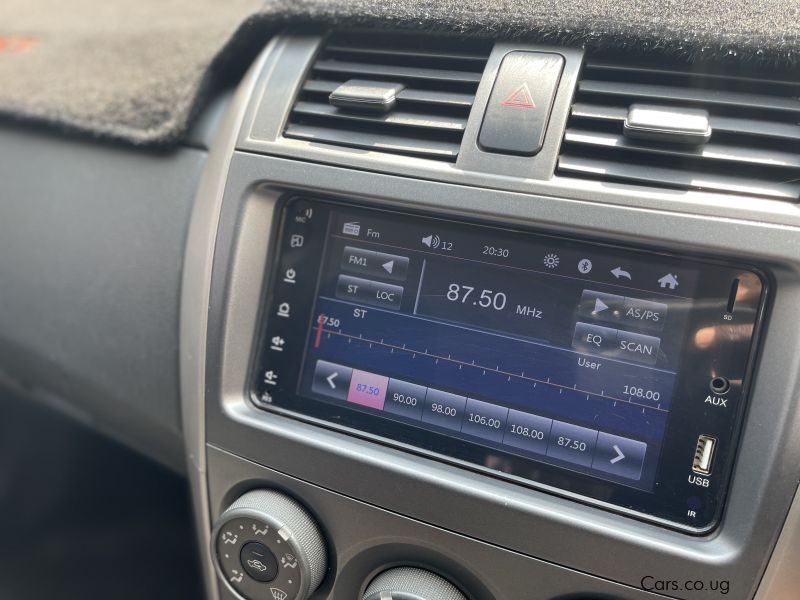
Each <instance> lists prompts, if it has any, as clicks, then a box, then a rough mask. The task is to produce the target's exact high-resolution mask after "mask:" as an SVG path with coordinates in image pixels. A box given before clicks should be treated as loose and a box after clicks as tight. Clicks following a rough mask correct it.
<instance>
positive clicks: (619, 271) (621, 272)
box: [611, 267, 631, 280]
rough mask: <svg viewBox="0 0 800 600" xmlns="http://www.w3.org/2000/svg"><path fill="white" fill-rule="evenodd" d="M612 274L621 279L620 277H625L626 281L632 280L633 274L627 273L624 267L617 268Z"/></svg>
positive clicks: (612, 270)
mask: <svg viewBox="0 0 800 600" xmlns="http://www.w3.org/2000/svg"><path fill="white" fill-rule="evenodd" d="M611 274H612V275H613V276H614V277H616V278H617V279H619V278H620V277H624V278H625V279H628V280H630V278H631V274H630V273H628V272H627V271H625V270H624V269H623V268H622V267H617V268H616V269H611Z"/></svg>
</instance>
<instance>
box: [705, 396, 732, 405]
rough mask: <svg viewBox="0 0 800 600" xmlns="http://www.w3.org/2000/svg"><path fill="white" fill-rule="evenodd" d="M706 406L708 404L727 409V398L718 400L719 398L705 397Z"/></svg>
mask: <svg viewBox="0 0 800 600" xmlns="http://www.w3.org/2000/svg"><path fill="white" fill-rule="evenodd" d="M706 404H710V405H712V406H721V407H722V408H728V399H727V398H720V397H719V396H710V395H709V396H706Z"/></svg>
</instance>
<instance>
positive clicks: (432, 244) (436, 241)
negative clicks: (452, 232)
mask: <svg viewBox="0 0 800 600" xmlns="http://www.w3.org/2000/svg"><path fill="white" fill-rule="evenodd" d="M422 243H423V244H425V245H426V246H427V247H428V248H433V249H434V250H436V248H438V247H439V245H440V244H441V243H442V240H441V238H440V237H439V236H438V235H435V234H434V235H429V236H427V237H424V238H422Z"/></svg>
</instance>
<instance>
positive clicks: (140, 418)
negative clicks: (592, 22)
mask: <svg viewBox="0 0 800 600" xmlns="http://www.w3.org/2000/svg"><path fill="white" fill-rule="evenodd" d="M798 98H800V83H798V77H797V70H796V69H794V70H792V69H791V68H784V67H780V66H776V65H774V64H769V65H768V64H766V63H764V64H757V63H755V62H746V61H736V60H734V58H728V59H723V58H719V55H715V56H709V57H706V58H703V57H700V58H695V59H693V60H684V59H682V58H680V55H678V54H676V53H669V52H663V51H661V50H660V49H658V48H655V49H651V51H648V52H636V51H630V52H622V51H619V50H616V51H614V50H611V49H609V50H607V51H602V50H598V49H593V48H590V47H589V48H581V47H579V46H575V45H571V46H568V45H560V44H558V43H556V42H555V41H553V42H551V43H537V42H531V41H525V40H524V39H523V38H519V37H517V38H514V37H505V38H503V37H500V36H497V37H496V39H489V38H486V37H484V38H480V37H475V36H468V35H460V34H457V33H454V32H452V31H448V32H440V33H431V32H429V33H415V32H409V31H400V28H398V29H397V30H395V29H375V28H347V27H337V28H332V29H327V28H319V27H313V28H311V27H290V28H287V29H285V30H282V31H281V32H280V33H278V34H275V35H273V36H271V37H270V39H269V41H268V43H266V45H264V46H263V48H262V49H261V50H260V52H259V53H258V56H257V57H256V58H255V60H254V61H253V62H252V64H251V65H250V67H249V70H248V71H247V73H246V74H245V75H244V76H243V77H242V78H241V80H240V81H237V82H236V85H235V86H234V88H233V89H230V90H228V91H227V92H225V93H224V94H219V95H218V97H217V98H216V101H215V102H214V103H213V105H212V106H211V108H209V109H207V110H206V111H205V112H204V113H203V115H202V117H201V118H200V119H199V121H198V122H197V123H195V124H194V125H193V127H192V130H191V132H190V133H189V134H188V138H187V140H186V141H185V142H183V144H182V146H181V148H180V149H179V150H178V151H176V152H174V153H168V152H167V153H164V154H158V153H155V154H152V155H142V154H140V153H139V151H137V150H133V149H127V150H120V149H114V148H110V147H105V146H104V145H103V144H102V143H100V142H94V141H92V142H84V143H82V144H83V145H82V146H81V149H80V150H75V151H74V153H73V148H74V146H73V144H72V143H71V142H70V141H68V140H60V141H59V142H58V143H57V145H56V146H57V148H58V149H57V150H52V152H51V151H49V150H48V151H41V150H40V145H39V143H38V142H32V141H31V139H36V140H41V141H42V145H44V144H45V142H46V141H47V140H46V138H47V134H45V133H43V132H41V131H38V130H35V131H31V130H22V131H15V132H12V133H10V134H9V136H7V137H6V141H5V142H3V140H0V157H5V159H6V160H2V161H0V173H2V172H4V171H5V175H6V176H4V177H2V178H0V179H4V180H5V181H6V183H5V184H2V185H3V186H4V188H0V189H4V190H5V191H4V193H3V195H6V193H7V194H8V197H27V198H31V201H30V203H29V204H28V205H26V206H23V205H21V204H20V205H15V206H14V207H12V208H11V209H10V210H8V212H7V215H8V216H9V218H8V219H3V218H0V233H2V232H5V233H3V235H0V248H2V247H3V244H4V243H5V244H7V249H8V250H9V251H8V252H6V253H5V254H6V255H7V256H10V255H11V254H13V253H15V252H21V250H19V249H20V248H25V252H27V253H28V254H26V255H25V256H26V257H27V258H26V260H25V261H22V263H20V262H19V261H16V260H12V259H10V258H9V259H6V260H5V261H4V259H3V258H0V275H3V276H4V277H7V278H8V280H9V281H11V282H12V283H14V285H13V286H11V288H10V289H11V290H12V291H10V292H9V294H8V296H7V297H8V299H9V302H8V307H9V310H8V311H7V314H6V317H3V316H2V315H0V333H1V332H2V331H3V329H5V330H6V331H7V332H13V335H10V334H5V335H0V342H2V343H0V358H5V359H6V360H5V362H6V364H7V365H10V366H11V370H14V369H16V373H17V374H16V378H17V379H18V380H19V381H18V382H17V384H18V386H19V387H30V388H32V389H34V391H36V390H38V392H36V393H37V394H38V395H39V400H42V399H44V400H43V401H44V402H45V403H47V404H50V405H55V406H56V407H58V408H60V409H61V410H65V407H68V408H66V410H67V412H70V411H72V412H75V411H77V412H78V416H79V418H80V419H83V420H86V421H89V422H92V424H93V426H94V427H95V428H97V429H100V430H102V431H105V432H106V433H110V434H111V435H112V436H114V437H117V438H119V439H121V440H122V441H124V442H125V443H127V444H128V445H131V446H133V447H134V448H137V449H139V450H140V451H142V452H143V453H145V454H148V455H150V456H152V457H154V458H156V459H157V460H159V461H161V462H163V463H165V464H168V465H169V466H171V467H172V468H174V469H175V470H178V471H183V472H184V473H185V475H186V476H187V477H188V480H189V482H190V487H191V497H192V502H193V508H194V518H195V526H196V530H197V539H196V540H193V541H192V545H193V546H194V547H196V548H199V549H200V554H201V560H200V562H201V563H202V568H203V578H204V581H203V583H204V588H205V591H206V594H207V597H208V598H209V599H211V600H262V599H265V600H295V599H296V600H306V599H313V600H322V599H331V600H334V599H335V600H351V599H353V598H361V599H364V600H391V599H394V600H462V599H468V600H521V599H531V600H534V599H535V600H539V599H541V600H556V599H558V600H567V599H570V600H583V599H585V600H589V599H597V598H603V599H609V600H610V599H620V600H622V599H627V600H638V599H652V598H680V599H686V600H693V599H710V598H718V597H720V596H728V597H731V598H742V599H745V598H746V599H751V598H752V599H758V600H773V599H778V600H782V599H783V598H793V597H796V596H797V590H798V588H799V587H800V579H798V574H797V572H796V571H797V569H796V568H795V565H796V564H797V560H798V557H800V500H797V499H796V494H797V485H798V481H800V406H798V403H797V401H796V399H797V393H798V385H800V382H798V377H800V363H798V357H800V337H798V335H797V327H796V325H797V318H796V307H797V306H798V305H799V304H800V254H798V251H797V249H798V241H799V240H800V214H799V213H798V202H800V116H799V115H800V100H799V99H798ZM58 144H60V145H61V146H58ZM48 147H50V148H52V146H48ZM68 155H71V156H72V158H69V157H68ZM65 156H67V158H65V159H63V160H65V161H66V162H64V163H61V161H62V158H61V157H65ZM70 160H74V161H75V163H74V164H73V163H71V162H70ZM78 162H80V163H81V164H83V165H90V166H85V167H81V166H79V165H78ZM23 163H24V164H23ZM57 163H58V164H61V165H62V166H64V165H66V167H69V168H70V169H71V173H72V175H71V176H70V177H74V174H75V173H76V172H77V173H79V174H82V175H81V176H80V177H77V178H73V179H71V180H70V182H69V183H68V184H67V185H68V189H70V190H71V191H70V192H69V194H68V196H69V198H70V199H71V202H72V203H73V208H72V209H71V210H67V209H63V207H62V209H63V212H62V209H59V210H55V211H53V210H52V209H51V208H48V206H47V205H46V203H45V202H44V200H45V199H46V197H47V194H48V190H50V189H51V188H52V187H53V186H52V185H51V186H50V187H47V186H46V185H44V184H43V183H42V182H39V181H37V179H36V177H35V173H36V172H39V171H41V170H42V169H58V168H59V167H58V165H57ZM3 164H5V167H4V166H3ZM21 165H22V166H21ZM53 165H56V166H53ZM66 167H65V168H66ZM26 169H27V170H26ZM81 169H87V170H81ZM20 172H22V173H25V174H26V175H27V180H28V181H29V183H26V184H18V183H16V182H15V181H13V176H18V174H19V173H20ZM54 179H60V181H62V182H63V181H64V178H59V177H54ZM120 182H123V183H124V185H120ZM59 185H62V183H59ZM69 186H71V187H69ZM92 188H95V189H103V190H107V194H106V196H107V198H106V200H104V201H102V202H100V201H95V199H94V198H95V196H93V195H92V194H90V193H88V192H87V190H91V189H92ZM37 198H38V199H39V200H36V199H37ZM141 198H144V199H145V200H146V201H145V202H143V203H141V204H137V203H138V202H139V200H137V199H141ZM167 200H169V201H167ZM76 207H77V208H76ZM31 211H34V212H36V213H38V215H39V218H36V219H33V218H29V217H30V214H32V213H31ZM86 214H91V215H93V216H94V217H93V218H92V219H85V218H84V216H83V215H86ZM4 221H5V224H4ZM64 223H67V224H68V225H69V226H67V227H63V230H62V228H61V227H60V224H61V225H63V224H64ZM90 225H101V227H98V228H97V229H94V228H92V227H90ZM48 230H49V231H51V232H59V233H58V234H57V235H56V234H48V235H45V234H46V232H47V231H48ZM99 231H102V233H98V232H99ZM142 231H148V232H149V235H147V236H142V235H141V232H142ZM37 236H41V238H42V239H41V246H37V247H38V248H40V250H37V251H36V252H34V251H33V250H31V246H30V245H29V242H30V240H31V239H36V238H37ZM3 239H5V242H4V241H3ZM65 247H66V248H75V247H77V248H82V250H81V251H80V252H79V253H78V254H79V255H78V254H76V255H74V256H73V257H71V258H70V257H69V256H68V253H66V252H65V253H64V255H60V254H59V249H60V248H65ZM100 248H102V249H104V250H103V252H98V249H100ZM0 254H3V253H0ZM53 256H58V257H59V258H58V259H57V260H55V261H51V260H50V259H51V258H52V257H53ZM109 260H110V261H112V262H113V266H114V268H113V269H108V268H107V266H108V264H109V262H108V261H109ZM31 261H34V262H31ZM144 261H146V262H144ZM31 264H34V265H37V269H38V270H37V271H36V273H35V274H33V275H31V271H30V270H27V271H25V272H23V266H24V267H25V268H26V269H28V267H30V265H31ZM140 269H144V271H143V270H140ZM143 272H147V273H149V275H148V276H147V277H145V278H144V279H141V281H143V282H144V283H142V285H141V286H132V285H131V284H130V282H131V280H132V279H136V280H137V281H139V279H137V277H140V276H141V274H142V273H143ZM98 273H103V275H98ZM75 274H79V276H77V277H76V278H75V277H73V276H74V275H75ZM68 276H69V277H73V279H74V280H71V283H70V282H67V277H68ZM62 278H63V279H62ZM145 280H146V281H145ZM43 282H44V283H43ZM34 289H36V290H39V291H40V292H44V293H37V295H36V300H35V303H36V304H35V308H36V311H35V312H36V313H37V314H52V315H55V316H53V317H51V318H50V320H43V321H40V320H38V319H37V318H33V317H31V316H30V314H31V312H30V310H29V308H30V307H28V306H27V300H26V297H27V296H26V293H28V294H29V292H30V291H31V290H34ZM14 290H16V291H14ZM90 292H97V294H94V295H93V294H92V293H90ZM101 292H102V294H101V295H102V297H103V299H104V300H103V302H102V303H96V298H98V297H99V296H98V294H100V293H101ZM29 295H30V294H29ZM93 298H94V299H95V300H93ZM64 305H68V306H70V307H72V308H71V309H70V310H71V314H72V315H73V316H72V317H68V318H64V319H63V320H59V319H60V318H59V317H58V312H57V310H58V307H61V306H64ZM76 314H80V315H81V316H80V318H75V317H74V315H76ZM87 331H88V333H85V332H87ZM3 338H8V339H7V340H5V341H4V340H3ZM71 338H75V339H77V341H76V342H75V344H74V345H72V344H71V342H70V341H69V340H70V339H71ZM123 339H124V340H126V344H127V345H126V344H122V342H121V341H120V342H119V343H117V342H116V341H115V340H123ZM47 341H49V345H48V342H47ZM41 357H45V358H41ZM53 365H55V367H56V369H52V367H53ZM87 365H91V366H87ZM53 370H55V372H57V373H58V372H63V373H64V377H63V378H62V379H61V380H60V381H59V382H56V383H53V384H52V387H48V386H38V387H37V386H36V385H33V384H31V383H30V382H32V381H38V380H40V379H41V378H42V373H45V372H53ZM154 373H155V374H157V375H155V376H154V377H150V376H149V374H154ZM2 375H3V372H2V371H0V381H3V379H2ZM171 376H172V377H171ZM20 382H22V383H20ZM26 382H27V383H26ZM39 388H45V392H46V393H39V392H41V389H39ZM78 389H83V390H88V391H86V392H85V393H82V394H75V393H74V391H75V390H78ZM54 390H55V391H54ZM35 395H36V394H35ZM73 395H76V396H79V397H80V400H79V401H78V402H77V403H74V402H73V400H71V399H70V397H71V396H73ZM108 398H111V399H113V400H114V401H113V402H106V399H108ZM165 399H167V400H166V401H165ZM169 399H171V400H172V402H171V403H170V402H169ZM76 406H77V408H76Z"/></svg>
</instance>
